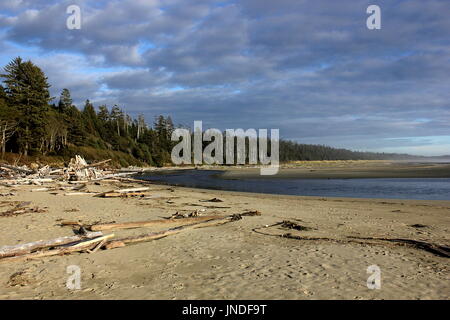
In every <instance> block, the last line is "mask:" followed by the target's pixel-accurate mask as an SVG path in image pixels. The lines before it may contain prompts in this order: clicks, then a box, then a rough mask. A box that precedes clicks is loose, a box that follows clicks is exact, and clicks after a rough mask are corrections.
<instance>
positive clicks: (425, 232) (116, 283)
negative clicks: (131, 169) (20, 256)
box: [0, 180, 450, 299]
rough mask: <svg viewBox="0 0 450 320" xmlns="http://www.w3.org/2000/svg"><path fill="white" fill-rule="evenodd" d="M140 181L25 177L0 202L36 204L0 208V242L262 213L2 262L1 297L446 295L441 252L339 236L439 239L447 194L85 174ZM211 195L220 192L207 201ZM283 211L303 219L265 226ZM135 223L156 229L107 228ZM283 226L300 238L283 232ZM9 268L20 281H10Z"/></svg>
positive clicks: (445, 224) (446, 221) (445, 238)
mask: <svg viewBox="0 0 450 320" xmlns="http://www.w3.org/2000/svg"><path fill="white" fill-rule="evenodd" d="M143 185H145V186H146V187H149V188H150V190H148V191H147V194H148V197H145V198H141V197H136V198H133V197H131V198H98V197H93V196H92V195H79V196H64V195H63V194H62V193H60V192H58V193H57V194H51V193H49V192H32V191H31V190H32V189H33V188H35V187H33V186H23V187H20V188H17V191H16V195H14V196H8V197H2V198H1V199H0V200H1V201H3V202H5V201H6V202H9V201H19V202H28V201H30V202H31V204H32V205H33V206H36V207H38V208H42V209H45V212H42V213H38V212H32V213H26V214H22V215H18V216H12V217H0V219H1V220H0V223H2V224H3V226H4V228H3V229H4V231H3V232H2V233H0V246H3V245H15V244H19V243H25V242H29V241H36V240H38V239H50V238H56V237H59V236H68V235H73V231H72V230H71V228H68V227H61V226H59V221H61V219H62V220H74V221H79V220H81V221H82V222H94V221H101V222H111V221H115V222H129V221H142V220H148V219H161V218H163V217H168V216H170V215H172V214H174V213H175V212H179V213H189V212H193V211H196V210H197V211H198V212H199V213H200V214H202V215H220V216H221V215H227V214H236V213H240V212H244V211H247V210H258V211H260V212H261V216H257V217H246V218H245V219H242V220H239V221H237V222H233V223H230V224H225V225H222V226H217V227H208V228H201V229H195V230H191V231H187V232H186V233H180V234H177V235H173V236H170V237H166V238H162V239H160V240H154V241H149V242H143V243H139V244H134V245H130V246H126V247H124V248H117V249H112V250H99V251H97V252H95V253H92V254H89V253H75V254H71V255H65V256H54V257H48V258H42V259H39V260H31V261H27V262H11V263H3V264H2V268H1V270H0V279H1V282H0V299H448V298H449V294H448V292H449V288H450V284H449V282H448V278H447V276H446V275H447V274H448V258H445V257H440V256H436V255H435V254H433V253H430V252H427V251H424V250H421V249H418V248H413V247H410V246H404V245H397V244H395V243H385V242H380V241H378V242H375V243H374V242H373V241H368V240H361V241H360V243H352V242H348V239H349V238H348V237H360V238H365V237H383V238H405V239H414V240H420V241H427V242H430V243H439V244H443V245H448V244H449V243H450V238H449V234H450V232H449V226H450V217H449V215H448V212H449V209H450V201H440V200H393V199H359V198H334V197H333V198H332V197H330V198H328V197H327V198H325V197H305V196H289V195H271V194H255V193H244V192H236V191H221V190H210V189H196V188H185V187H176V186H167V185H161V184H157V183H152V182H148V183H146V182H142V181H134V182H133V181H132V180H129V181H121V182H120V181H118V182H107V181H103V182H100V183H98V184H93V183H92V184H89V185H88V190H89V191H91V192H104V191H108V190H111V189H115V188H124V187H138V186H141V187H142V186H143ZM212 198H217V199H220V201H221V202H208V201H206V200H208V199H212ZM205 201H206V202H205ZM283 220H289V221H292V222H295V223H298V224H300V225H302V226H304V227H305V228H306V229H305V230H303V231H298V230H292V229H289V230H285V229H283V228H281V227H277V226H273V227H265V226H271V225H273V224H276V223H279V222H281V221H283ZM144 229H145V230H149V231H150V230H154V229H155V228H142V230H141V229H132V230H118V231H117V232H116V231H114V233H115V234H116V235H117V236H118V237H120V236H121V235H129V234H139V233H142V232H143V230H144ZM157 230H158V229H157ZM257 231H258V232H257ZM285 233H290V234H292V235H294V236H299V237H300V239H304V240H297V239H288V238H282V237H280V235H282V234H285ZM314 239H317V240H314ZM320 239H323V240H320ZM326 239H328V240H326ZM374 264H375V265H378V266H379V267H380V268H381V270H382V274H383V280H382V284H383V287H382V289H381V290H370V289H368V288H367V286H366V280H367V277H368V274H367V272H366V269H367V267H368V266H370V265H374ZM68 265H77V266H79V267H80V268H81V270H82V288H81V290H76V291H71V290H68V289H67V288H66V287H65V283H66V280H67V277H68V274H67V273H66V267H67V266H68ZM17 273H19V275H20V277H19V280H20V281H19V282H20V284H19V285H17V284H15V282H14V281H16V282H17V281H18V280H17V279H16V278H17V277H18V276H17ZM154 288H158V290H154Z"/></svg>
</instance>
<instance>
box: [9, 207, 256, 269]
mask: <svg viewBox="0 0 450 320" xmlns="http://www.w3.org/2000/svg"><path fill="white" fill-rule="evenodd" d="M256 215H260V213H259V212H258V211H247V212H244V213H240V214H233V215H229V216H195V217H190V218H173V217H170V218H167V219H160V220H149V221H137V222H124V223H106V224H94V225H84V224H82V223H80V222H71V221H63V222H61V225H62V226H72V227H76V228H77V229H78V228H79V229H78V230H77V233H78V234H77V235H74V236H66V237H60V238H56V239H51V240H39V241H35V242H30V243H25V244H20V245H14V246H4V247H0V263H1V262H8V261H17V260H31V259H38V258H42V257H48V256H54V255H64V254H70V253H73V252H89V253H93V252H96V251H97V250H99V249H104V250H107V249H114V248H120V247H125V246H127V245H130V244H133V243H138V242H145V241H150V240H156V239H161V238H165V237H167V236H170V235H174V234H178V233H180V232H183V231H187V230H192V229H196V228H205V227H211V226H217V225H222V224H225V223H229V222H233V221H237V220H240V219H242V217H243V216H256ZM160 225H167V226H173V227H171V228H169V229H166V230H162V231H158V232H145V233H143V234H140V235H137V236H129V237H124V238H118V239H114V237H115V235H114V234H113V233H111V234H107V235H104V234H103V233H102V231H110V230H120V229H133V228H146V227H152V226H160Z"/></svg>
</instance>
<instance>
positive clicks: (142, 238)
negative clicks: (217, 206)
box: [105, 215, 242, 249]
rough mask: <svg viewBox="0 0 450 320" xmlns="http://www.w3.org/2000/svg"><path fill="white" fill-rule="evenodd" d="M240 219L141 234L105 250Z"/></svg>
mask: <svg viewBox="0 0 450 320" xmlns="http://www.w3.org/2000/svg"><path fill="white" fill-rule="evenodd" d="M201 218H204V217H201ZM188 219H191V218H185V219H179V220H188ZM192 219H193V218H192ZM239 219H242V218H241V216H240V215H232V216H227V217H216V219H210V220H206V221H201V222H195V223H191V224H188V225H184V226H178V227H175V228H170V229H167V230H163V231H159V232H149V233H144V234H140V235H138V236H131V237H126V238H122V239H117V240H111V241H108V242H107V243H106V245H105V248H106V249H113V248H118V247H123V246H125V245H127V244H129V243H137V242H145V241H150V240H157V239H161V238H165V237H167V236H170V235H174V234H177V233H180V232H182V231H187V230H191V229H197V228H206V227H212V226H217V225H221V224H225V223H229V222H232V221H236V220H239ZM191 221H192V220H191Z"/></svg>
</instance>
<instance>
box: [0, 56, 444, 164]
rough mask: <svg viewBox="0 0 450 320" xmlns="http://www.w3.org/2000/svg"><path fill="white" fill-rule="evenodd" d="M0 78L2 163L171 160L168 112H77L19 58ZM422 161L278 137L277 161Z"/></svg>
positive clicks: (87, 107) (69, 100)
mask: <svg viewBox="0 0 450 320" xmlns="http://www.w3.org/2000/svg"><path fill="white" fill-rule="evenodd" d="M0 77H1V78H2V79H3V81H2V84H0V148H1V149H0V150H1V158H2V161H7V162H14V161H15V162H22V163H26V162H31V161H40V162H44V163H53V162H64V161H68V160H69V159H70V158H71V157H73V156H74V155H75V154H80V155H82V156H83V157H85V158H86V159H87V160H90V161H93V160H101V159H106V158H108V159H112V160H113V163H114V164H115V165H117V166H122V167H126V166H130V165H133V166H165V165H170V164H171V158H170V153H171V150H172V148H173V146H174V144H176V143H177V142H173V141H171V135H172V132H173V130H174V129H175V127H174V124H173V122H172V119H171V118H170V116H168V117H164V116H162V115H159V116H156V117H155V121H154V123H153V124H152V125H151V126H150V125H148V124H147V123H146V122H145V119H144V116H143V115H139V116H138V117H137V118H136V119H135V118H132V117H131V116H130V115H128V114H126V113H125V112H124V111H123V110H122V109H121V108H119V107H118V106H117V105H114V106H113V107H112V108H110V109H109V108H108V107H107V106H106V105H101V106H99V107H98V108H95V107H94V105H93V104H92V103H91V102H90V101H89V100H86V102H85V104H84V107H83V108H82V110H80V109H78V108H77V107H76V106H74V105H73V101H72V98H71V95H70V91H69V90H68V89H63V91H62V92H61V95H60V97H59V101H58V103H56V104H55V103H52V101H53V100H54V98H52V97H51V96H50V91H49V88H50V84H49V83H48V78H47V77H46V76H45V74H44V72H43V71H42V70H41V69H40V68H39V67H38V66H36V65H35V64H34V63H32V62H31V61H24V60H22V59H21V58H20V57H17V58H15V59H13V60H12V61H11V62H10V63H9V64H7V65H6V66H5V68H4V72H3V73H2V74H1V75H0ZM96 109H97V110H96ZM438 158H439V157H437V159H438ZM421 159H424V157H418V156H411V155H407V154H392V153H390V154H387V153H372V152H357V151H350V150H346V149H337V148H332V147H328V146H322V145H307V144H299V143H296V142H292V141H285V140H281V141H280V161H281V162H287V161H299V160H300V161H301V160H303V161H304V160H421Z"/></svg>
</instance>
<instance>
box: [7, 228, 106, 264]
mask: <svg viewBox="0 0 450 320" xmlns="http://www.w3.org/2000/svg"><path fill="white" fill-rule="evenodd" d="M102 235H103V234H102V233H101V232H89V233H87V234H86V235H84V236H67V237H60V238H56V239H51V240H39V241H35V242H29V243H25V244H18V245H14V246H3V247H0V258H4V257H11V256H16V255H23V254H27V253H30V252H32V251H34V250H38V249H45V248H50V247H56V246H61V245H65V244H69V243H74V242H78V241H82V240H85V239H92V238H96V237H100V236H102Z"/></svg>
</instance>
